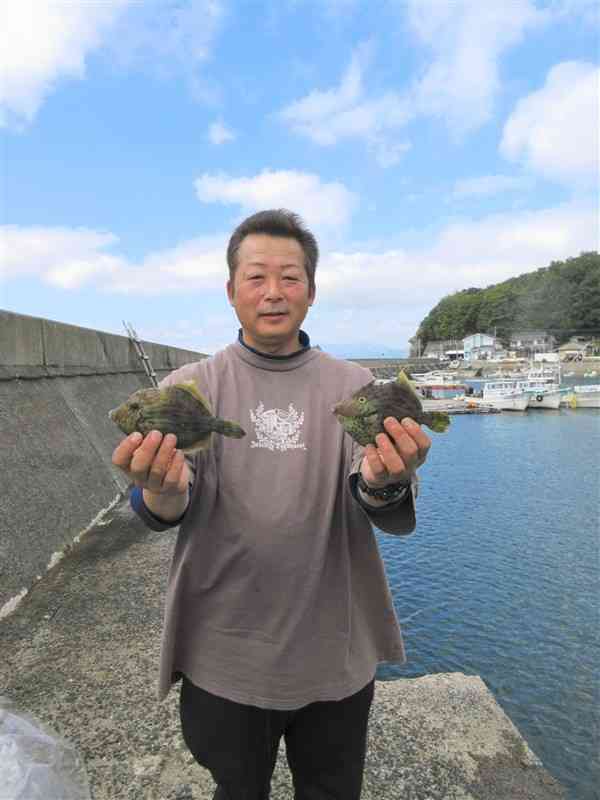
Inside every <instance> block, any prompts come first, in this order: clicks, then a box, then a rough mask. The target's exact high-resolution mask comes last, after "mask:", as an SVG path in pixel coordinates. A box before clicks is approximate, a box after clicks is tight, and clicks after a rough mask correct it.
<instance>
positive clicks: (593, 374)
mask: <svg viewBox="0 0 600 800" xmlns="http://www.w3.org/2000/svg"><path fill="white" fill-rule="evenodd" d="M597 374H598V373H597V372H596V370H595V369H592V370H589V371H588V372H584V373H583V377H584V378H595V377H596V375H597Z"/></svg>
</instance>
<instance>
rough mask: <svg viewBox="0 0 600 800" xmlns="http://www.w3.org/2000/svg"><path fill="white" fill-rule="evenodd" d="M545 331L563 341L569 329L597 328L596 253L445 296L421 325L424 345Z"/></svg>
mask: <svg viewBox="0 0 600 800" xmlns="http://www.w3.org/2000/svg"><path fill="white" fill-rule="evenodd" d="M528 329H529V330H537V329H541V330H549V331H551V332H552V333H553V334H554V335H555V336H556V337H557V339H558V341H559V343H561V342H562V341H565V340H566V339H567V338H568V337H569V335H570V334H571V333H573V331H575V330H576V331H578V332H579V333H583V334H585V333H586V331H589V332H590V335H592V334H594V333H597V332H598V331H600V255H599V254H598V253H597V252H595V251H592V252H586V253H581V254H580V255H579V256H577V257H575V258H568V259H567V260H566V261H553V262H552V263H551V264H550V265H549V266H547V267H542V268H540V269H537V270H534V271H533V272H527V273H524V274H523V275H519V276H517V277H515V278H510V279H509V280H507V281H504V282H503V283H498V284H495V285H493V286H488V287H487V288H485V289H477V288H470V289H465V290H463V291H460V292H455V293H454V294H451V295H447V296H446V297H444V298H442V299H441V300H440V302H439V303H438V304H437V305H436V306H435V308H433V309H432V310H431V311H430V312H429V314H428V315H427V316H426V317H425V319H424V320H423V321H422V322H421V324H420V325H419V328H418V331H417V334H416V336H417V337H419V338H420V339H421V342H422V345H423V347H425V346H426V345H427V342H430V341H433V340H439V339H464V338H465V336H469V335H470V334H472V333H494V331H495V332H496V335H497V336H498V337H499V338H500V339H501V340H502V341H505V342H506V341H507V340H508V339H509V338H510V335H511V333H513V332H515V331H517V330H528Z"/></svg>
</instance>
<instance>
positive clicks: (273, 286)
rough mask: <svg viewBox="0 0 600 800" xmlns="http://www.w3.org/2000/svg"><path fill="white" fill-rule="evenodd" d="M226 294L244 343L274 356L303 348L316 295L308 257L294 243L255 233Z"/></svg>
mask: <svg viewBox="0 0 600 800" xmlns="http://www.w3.org/2000/svg"><path fill="white" fill-rule="evenodd" d="M227 295H228V297H229V301H230V303H231V305H232V306H233V307H234V308H235V313H236V314H237V316H238V319H239V321H240V324H241V326H242V331H243V335H244V342H245V343H246V344H247V345H249V346H250V347H254V348H255V349H256V350H261V351H262V352H265V353H270V354H272V355H289V354H290V353H293V352H294V351H295V350H297V349H298V347H299V341H298V331H299V330H300V326H301V325H302V322H303V320H304V318H305V317H306V314H307V312H308V309H309V306H311V305H312V304H313V300H314V292H311V291H310V290H309V287H308V275H307V274H306V269H305V267H304V252H303V250H302V247H301V246H300V244H299V243H298V242H297V241H296V240H295V239H284V238H282V237H279V236H267V235H266V234H257V233H253V234H250V235H249V236H246V238H245V239H243V241H242V243H241V245H240V247H239V250H238V253H237V269H236V271H235V275H234V279H233V281H231V280H230V281H228V282H227Z"/></svg>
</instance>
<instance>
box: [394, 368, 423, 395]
mask: <svg viewBox="0 0 600 800" xmlns="http://www.w3.org/2000/svg"><path fill="white" fill-rule="evenodd" d="M396 381H397V382H398V383H399V384H400V386H404V387H406V388H407V389H408V390H409V392H410V393H411V394H414V396H415V397H418V395H417V391H416V389H415V385H414V383H412V382H411V381H410V380H409V379H408V375H407V374H406V372H404V370H403V369H399V370H398V377H397V378H396Z"/></svg>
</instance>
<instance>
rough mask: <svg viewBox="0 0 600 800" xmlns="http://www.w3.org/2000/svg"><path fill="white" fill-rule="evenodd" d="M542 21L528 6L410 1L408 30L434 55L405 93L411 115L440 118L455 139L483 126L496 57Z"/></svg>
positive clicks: (526, 2)
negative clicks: (443, 120) (407, 95)
mask: <svg viewBox="0 0 600 800" xmlns="http://www.w3.org/2000/svg"><path fill="white" fill-rule="evenodd" d="M545 19H546V17H545V16H544V15H543V14H541V13H540V12H539V11H538V10H537V9H536V7H535V5H534V4H533V3H532V2H531V0H520V1H519V2H517V3H507V2H493V1H492V0H486V2H481V0H454V1H453V2H451V3H449V2H439V0H410V1H409V3H408V22H409V26H410V28H411V29H412V31H413V32H414V33H415V34H416V35H417V37H418V38H419V40H420V41H421V42H422V44H424V45H426V46H428V47H429V48H430V50H431V51H432V54H433V60H432V61H431V63H430V64H429V65H428V66H427V67H426V68H425V70H424V72H423V74H422V76H421V77H420V78H418V79H417V80H416V81H415V82H414V84H413V86H412V88H411V91H410V94H411V98H412V103H413V104H414V110H415V112H417V113H419V114H426V115H433V116H440V117H443V118H444V119H445V121H446V123H447V124H448V125H449V127H450V129H451V130H452V131H453V132H454V133H455V134H457V135H461V134H464V133H466V132H468V131H470V130H473V129H475V128H477V127H479V126H480V125H482V124H484V123H485V122H487V121H488V119H489V118H490V117H491V115H492V111H493V107H494V100H495V98H496V96H497V94H498V92H499V90H500V78H499V72H498V62H499V60H500V57H501V56H502V55H503V53H504V52H505V51H506V50H508V49H509V48H510V47H511V46H514V45H515V44H517V43H518V42H520V41H521V40H522V38H523V36H524V34H525V32H526V31H527V29H529V28H531V27H533V26H535V25H539V24H542V22H543V21H544V20H545Z"/></svg>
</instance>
